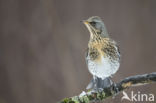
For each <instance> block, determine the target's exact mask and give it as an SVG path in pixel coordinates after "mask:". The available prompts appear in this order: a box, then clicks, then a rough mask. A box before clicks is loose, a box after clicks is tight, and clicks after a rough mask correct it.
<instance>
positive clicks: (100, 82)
mask: <svg viewBox="0 0 156 103" xmlns="http://www.w3.org/2000/svg"><path fill="white" fill-rule="evenodd" d="M112 84H113V82H112V80H111V79H110V77H107V78H105V79H101V78H98V77H94V78H93V79H92V80H91V82H90V83H89V84H88V86H87V88H86V89H99V88H107V87H109V86H111V85H112Z"/></svg>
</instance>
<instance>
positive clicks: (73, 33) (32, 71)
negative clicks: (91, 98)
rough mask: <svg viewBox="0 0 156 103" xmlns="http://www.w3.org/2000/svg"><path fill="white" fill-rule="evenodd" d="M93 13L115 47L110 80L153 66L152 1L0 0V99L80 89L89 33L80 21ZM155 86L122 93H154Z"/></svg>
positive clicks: (55, 96)
mask: <svg viewBox="0 0 156 103" xmlns="http://www.w3.org/2000/svg"><path fill="white" fill-rule="evenodd" d="M94 15H98V16H100V17H101V18H102V19H103V20H104V22H105V24H106V27H107V29H108V32H109V34H110V36H111V37H112V38H113V39H114V40H116V41H117V42H118V43H119V45H120V51H121V54H122V60H121V67H120V70H119V71H118V72H117V73H116V75H115V76H114V81H116V82H117V81H120V80H121V79H123V78H125V77H127V76H131V75H136V74H143V73H151V72H154V71H155V70H156V55H155V53H156V46H155V45H156V20H155V19H156V2H155V1H154V0H122V1H121V0H0V103H55V102H56V101H59V100H60V99H62V98H64V97H70V96H74V95H78V94H79V93H81V91H82V90H85V87H86V86H87V84H88V83H89V81H90V79H91V78H92V76H91V74H90V73H89V72H88V70H87V66H86V64H85V57H84V56H85V50H86V48H87V43H88V40H89V32H88V30H87V29H86V27H85V26H84V25H83V24H82V23H80V20H83V19H87V18H88V17H90V16H94ZM155 86H156V84H150V85H145V86H140V87H137V88H131V89H129V90H128V91H127V92H128V94H129V95H130V92H131V91H132V90H133V91H135V92H138V91H140V92H141V93H147V94H148V93H153V94H155V96H156V88H155ZM121 97H122V93H121V94H120V95H118V96H116V98H115V99H111V98H109V99H107V100H106V101H105V103H116V102H119V103H120V102H121V100H120V99H121ZM124 102H126V103H127V101H126V100H124V101H123V102H121V103H124ZM130 103H132V102H130ZM146 103H148V102H146Z"/></svg>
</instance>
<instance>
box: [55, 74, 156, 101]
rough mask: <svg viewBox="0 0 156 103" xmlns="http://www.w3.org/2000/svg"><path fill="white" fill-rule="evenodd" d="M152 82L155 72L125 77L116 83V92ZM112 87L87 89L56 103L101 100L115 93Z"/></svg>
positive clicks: (155, 76)
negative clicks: (95, 89)
mask: <svg viewBox="0 0 156 103" xmlns="http://www.w3.org/2000/svg"><path fill="white" fill-rule="evenodd" d="M152 82H156V72H153V73H150V74H143V75H135V76H130V77H127V78H125V79H123V80H122V81H120V82H119V83H117V84H116V87H115V88H117V89H118V93H119V92H121V91H123V90H124V89H127V88H129V87H132V86H139V85H145V84H149V83H152ZM112 88H113V87H112V86H110V87H108V88H104V89H103V90H101V91H98V92H95V91H94V92H93V91H88V92H87V93H84V92H83V93H81V94H80V95H79V96H74V97H70V98H65V99H63V100H62V101H60V102H58V103H89V102H95V101H102V100H104V99H106V98H108V97H111V96H113V95H115V94H116V90H115V89H114V90H113V89H112Z"/></svg>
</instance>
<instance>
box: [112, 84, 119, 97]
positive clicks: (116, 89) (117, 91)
mask: <svg viewBox="0 0 156 103" xmlns="http://www.w3.org/2000/svg"><path fill="white" fill-rule="evenodd" d="M111 93H112V94H113V97H112V98H113V99H114V98H115V96H116V95H117V94H118V93H119V89H118V87H117V85H116V83H114V82H113V84H112V86H111Z"/></svg>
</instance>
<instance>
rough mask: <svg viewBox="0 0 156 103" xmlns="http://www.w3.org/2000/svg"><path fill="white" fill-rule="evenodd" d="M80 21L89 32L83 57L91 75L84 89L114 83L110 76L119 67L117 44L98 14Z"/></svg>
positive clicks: (102, 86) (98, 87) (100, 87)
mask: <svg viewBox="0 0 156 103" xmlns="http://www.w3.org/2000/svg"><path fill="white" fill-rule="evenodd" d="M82 22H83V24H84V25H85V26H86V27H87V29H88V31H89V34H90V39H89V42H88V48H87V50H86V56H85V59H86V63H87V66H88V70H89V72H90V73H91V74H92V75H93V79H92V80H91V82H90V83H89V84H88V86H87V87H86V89H95V90H98V89H102V88H107V87H109V86H111V85H113V84H114V82H113V81H112V80H111V78H112V76H113V75H114V74H115V73H116V72H117V71H118V69H119V67H120V51H119V46H118V44H117V43H116V42H115V41H114V40H113V39H111V38H110V37H109V34H108V32H107V30H106V27H105V24H104V22H103V21H102V19H101V18H100V17H99V16H92V17H89V18H88V19H87V20H82Z"/></svg>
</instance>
